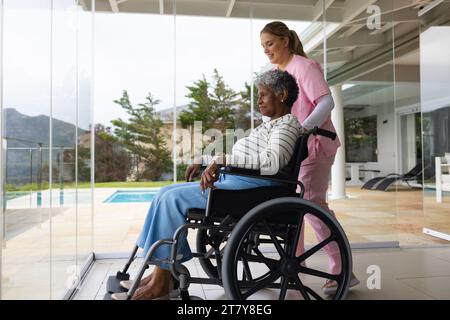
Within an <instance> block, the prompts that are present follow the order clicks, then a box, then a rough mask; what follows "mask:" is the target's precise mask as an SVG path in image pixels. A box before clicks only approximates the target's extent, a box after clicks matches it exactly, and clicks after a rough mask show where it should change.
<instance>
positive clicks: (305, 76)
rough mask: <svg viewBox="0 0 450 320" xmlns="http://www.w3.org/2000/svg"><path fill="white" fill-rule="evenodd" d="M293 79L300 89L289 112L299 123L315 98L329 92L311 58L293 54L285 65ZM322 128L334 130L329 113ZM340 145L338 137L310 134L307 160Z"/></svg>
mask: <svg viewBox="0 0 450 320" xmlns="http://www.w3.org/2000/svg"><path fill="white" fill-rule="evenodd" d="M286 71H287V72H289V73H290V74H291V75H292V76H293V77H294V78H295V80H297V84H298V87H299V89H300V92H299V97H298V99H297V101H295V103H294V105H293V106H292V110H291V113H292V114H293V115H294V116H296V117H297V119H298V120H299V121H300V123H303V121H305V120H306V118H308V116H309V115H310V114H311V113H312V112H313V110H314V108H315V107H316V105H317V100H318V99H319V98H320V97H322V96H324V95H327V94H330V88H329V86H328V83H327V82H326V81H325V79H324V75H323V71H322V67H321V66H320V64H319V63H318V62H316V61H314V60H312V59H308V58H305V57H302V56H298V55H294V57H293V58H292V59H291V61H290V62H289V64H288V65H287V67H286ZM320 128H322V129H325V130H329V131H333V132H336V129H335V128H334V125H333V123H332V122H331V115H330V116H329V117H328V118H327V119H326V120H325V122H324V123H323V124H322V125H321V127H320ZM340 145H341V143H340V141H339V138H336V140H334V141H333V140H331V139H330V138H327V137H322V136H310V138H309V140H308V151H309V156H308V161H311V160H314V159H315V158H317V157H318V156H319V155H320V154H322V153H323V154H324V155H325V156H326V157H327V158H328V157H332V156H334V155H335V154H336V150H337V149H338V148H339V146H340Z"/></svg>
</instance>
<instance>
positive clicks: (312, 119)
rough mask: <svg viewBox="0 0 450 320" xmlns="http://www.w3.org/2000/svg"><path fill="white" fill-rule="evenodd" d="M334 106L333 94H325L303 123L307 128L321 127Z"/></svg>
mask: <svg viewBox="0 0 450 320" xmlns="http://www.w3.org/2000/svg"><path fill="white" fill-rule="evenodd" d="M333 108H334V100H333V97H332V96H331V94H327V95H324V96H322V97H320V98H319V99H318V100H317V105H316V107H315V108H314V110H313V112H311V114H310V115H309V117H308V118H306V119H305V121H303V123H302V125H303V127H304V128H305V129H307V130H311V129H313V128H314V127H319V128H320V127H321V126H322V124H323V123H324V122H325V120H327V118H328V117H329V116H330V114H331V111H333Z"/></svg>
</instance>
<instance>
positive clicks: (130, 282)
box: [120, 273, 153, 290]
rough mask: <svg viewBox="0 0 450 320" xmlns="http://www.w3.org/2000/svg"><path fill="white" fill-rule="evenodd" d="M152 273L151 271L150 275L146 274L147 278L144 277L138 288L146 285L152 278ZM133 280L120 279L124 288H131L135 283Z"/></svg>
mask: <svg viewBox="0 0 450 320" xmlns="http://www.w3.org/2000/svg"><path fill="white" fill-rule="evenodd" d="M152 275H153V273H151V274H149V275H148V276H146V277H145V278H143V279H142V280H141V281H140V282H139V286H138V288H140V287H144V286H146V285H147V284H148V283H149V282H150V281H151V280H152ZM133 282H134V280H123V281H120V285H121V286H122V288H125V289H127V290H130V288H131V286H132V285H133Z"/></svg>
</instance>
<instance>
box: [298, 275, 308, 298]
mask: <svg viewBox="0 0 450 320" xmlns="http://www.w3.org/2000/svg"><path fill="white" fill-rule="evenodd" d="M295 283H296V284H297V289H298V291H300V293H301V294H302V296H303V298H305V300H311V298H310V297H309V295H308V292H307V291H306V287H305V286H304V285H303V283H302V280H300V278H299V277H298V275H297V276H295Z"/></svg>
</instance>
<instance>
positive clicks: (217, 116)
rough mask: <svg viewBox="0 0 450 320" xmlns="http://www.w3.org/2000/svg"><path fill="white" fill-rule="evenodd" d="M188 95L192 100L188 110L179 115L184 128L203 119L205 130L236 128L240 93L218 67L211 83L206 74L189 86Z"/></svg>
mask: <svg viewBox="0 0 450 320" xmlns="http://www.w3.org/2000/svg"><path fill="white" fill-rule="evenodd" d="M187 89H188V90H189V93H188V94H187V95H186V97H188V98H189V99H190V100H191V101H190V102H189V106H188V109H187V110H183V111H182V112H181V113H180V115H179V118H178V119H179V120H180V122H181V126H182V127H183V128H187V127H188V126H190V125H193V124H194V121H202V128H203V132H205V131H206V130H208V129H210V128H216V129H219V130H221V131H224V130H225V129H233V128H234V118H233V116H234V109H235V108H236V105H237V104H238V103H239V99H237V96H238V94H237V93H236V92H235V91H234V90H233V89H231V88H230V87H229V86H227V85H226V84H225V81H224V80H223V77H222V76H221V75H220V74H219V72H218V71H217V69H214V72H213V82H212V83H209V82H208V81H207V80H206V78H205V76H204V75H203V78H202V79H200V80H198V81H195V82H194V85H193V86H187Z"/></svg>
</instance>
